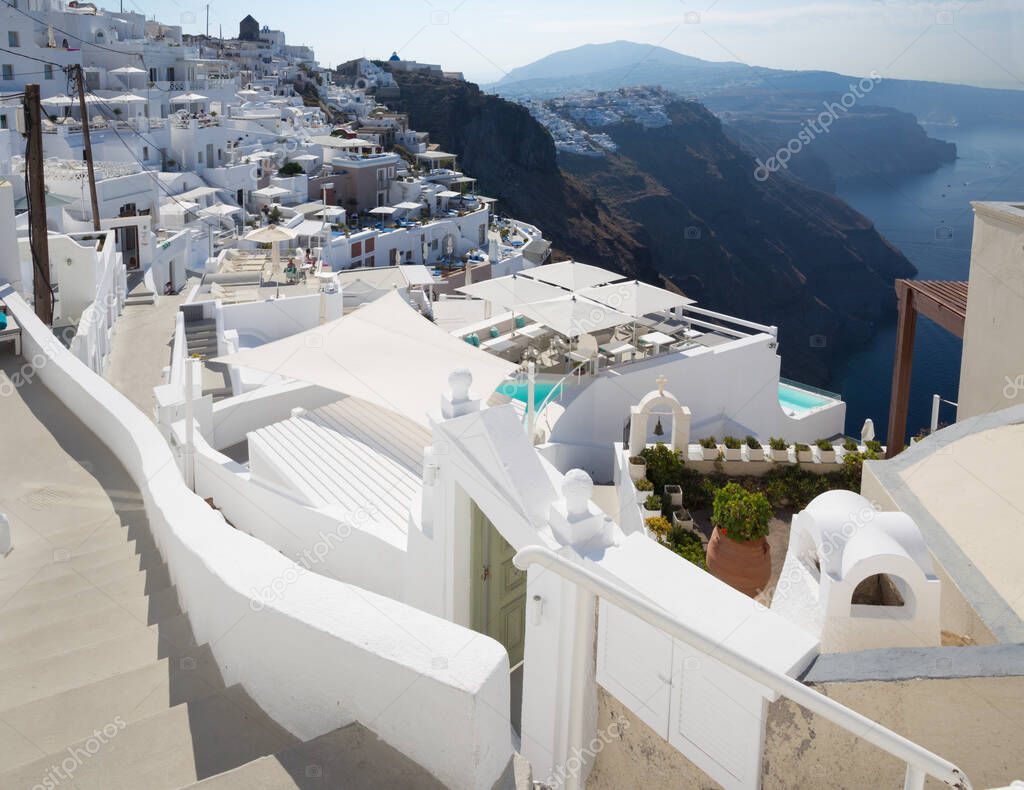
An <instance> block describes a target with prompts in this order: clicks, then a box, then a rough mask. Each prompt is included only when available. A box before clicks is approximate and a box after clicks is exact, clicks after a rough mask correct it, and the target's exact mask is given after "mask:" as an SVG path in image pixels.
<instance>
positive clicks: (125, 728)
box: [0, 686, 295, 790]
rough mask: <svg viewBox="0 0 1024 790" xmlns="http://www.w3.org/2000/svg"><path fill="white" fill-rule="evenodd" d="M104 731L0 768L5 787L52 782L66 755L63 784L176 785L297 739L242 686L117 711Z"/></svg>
mask: <svg viewBox="0 0 1024 790" xmlns="http://www.w3.org/2000/svg"><path fill="white" fill-rule="evenodd" d="M97 730H98V731H99V732H100V733H101V735H102V736H103V737H102V738H101V737H99V736H93V737H91V738H87V739H83V740H80V741H77V742H75V743H73V744H69V745H68V746H67V747H66V748H62V749H59V750H56V751H54V752H51V753H50V754H48V755H46V756H45V757H41V758H39V759H38V760H35V761H33V762H31V763H27V764H25V765H22V766H19V767H17V768H14V769H12V770H10V771H7V772H5V773H3V774H0V787H11V788H14V787H32V786H34V785H36V784H39V783H45V780H46V778H47V777H49V776H51V775H53V771H54V766H56V767H57V768H58V769H61V770H63V766H64V764H65V761H67V763H66V764H67V765H68V767H69V768H70V770H68V771H66V774H68V775H69V777H68V780H66V781H65V782H62V783H60V786H61V787H72V788H76V790H118V788H131V790H136V788H143V787H144V788H147V789H152V790H161V789H162V788H167V789H168V790H169V789H170V788H176V787H180V786H181V785H183V784H187V783H190V782H194V781H196V780H197V779H200V778H202V777H205V776H211V775H213V774H216V773H219V772H221V771H227V770H231V769H232V768H235V767H237V766H238V765H243V764H245V763H247V762H249V761H251V760H255V759H258V758H259V757H261V756H263V755H265V754H271V753H273V752H274V751H276V750H279V749H283V748H286V747H287V746H289V745H291V744H292V743H293V742H294V740H295V739H294V738H293V737H292V736H291V735H289V734H288V733H287V732H285V731H284V730H283V729H281V728H280V727H279V726H278V725H276V724H274V723H273V722H272V721H271V720H270V719H269V718H267V716H266V714H264V713H263V712H262V711H261V710H260V709H259V707H258V706H256V705H255V703H253V702H252V700H251V699H249V697H248V696H247V695H246V694H245V692H244V691H243V690H242V689H241V687H240V686H232V687H230V688H228V689H224V690H223V691H221V692H217V693H215V694H211V695H209V696H206V697H202V698H200V699H197V700H194V701H192V702H190V703H188V704H186V705H177V706H175V707H173V708H169V709H167V710H165V711H162V712H160V713H157V714H154V715H152V716H149V717H147V718H144V719H140V720H138V721H134V722H128V721H127V720H125V719H124V718H123V717H121V716H115V717H114V718H112V719H110V720H109V721H107V722H103V723H101V724H100V725H97ZM57 778H58V779H59V775H58V776H57ZM44 786H45V784H44Z"/></svg>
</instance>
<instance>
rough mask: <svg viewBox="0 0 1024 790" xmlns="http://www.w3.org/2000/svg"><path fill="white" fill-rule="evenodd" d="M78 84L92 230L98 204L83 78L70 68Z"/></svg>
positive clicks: (78, 69)
mask: <svg viewBox="0 0 1024 790" xmlns="http://www.w3.org/2000/svg"><path fill="white" fill-rule="evenodd" d="M71 69H72V71H73V72H74V74H75V80H76V81H77V82H78V109H79V111H80V112H81V113H82V148H83V150H84V152H85V166H86V169H87V171H88V173H89V198H90V199H91V201H92V229H93V230H95V231H98V230H99V229H100V202H99V199H98V198H97V197H96V171H95V170H94V169H93V166H92V141H91V140H90V139H89V111H88V110H86V108H85V76H84V75H83V74H82V67H81V66H79V65H78V64H75V65H74V66H72V67H71Z"/></svg>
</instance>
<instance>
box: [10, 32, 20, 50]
mask: <svg viewBox="0 0 1024 790" xmlns="http://www.w3.org/2000/svg"><path fill="white" fill-rule="evenodd" d="M7 46H9V47H20V46H21V44H19V43H18V31H17V30H8V31H7Z"/></svg>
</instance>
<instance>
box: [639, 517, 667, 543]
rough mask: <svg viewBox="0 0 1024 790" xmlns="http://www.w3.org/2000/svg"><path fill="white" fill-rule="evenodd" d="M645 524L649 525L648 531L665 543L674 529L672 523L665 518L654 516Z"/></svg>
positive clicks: (645, 521)
mask: <svg viewBox="0 0 1024 790" xmlns="http://www.w3.org/2000/svg"><path fill="white" fill-rule="evenodd" d="M644 523H645V524H646V525H647V529H649V530H650V531H651V532H653V533H654V534H655V535H656V536H657V538H658V540H660V541H664V540H665V538H666V537H667V536H668V533H669V530H670V529H672V524H671V522H670V521H669V520H668V519H667V518H665V517H664V516H652V517H651V518H648V519H645V520H644Z"/></svg>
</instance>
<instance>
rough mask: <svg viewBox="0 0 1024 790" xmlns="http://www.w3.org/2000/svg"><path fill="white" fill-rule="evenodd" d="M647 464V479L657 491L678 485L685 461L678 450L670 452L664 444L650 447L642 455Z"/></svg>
mask: <svg viewBox="0 0 1024 790" xmlns="http://www.w3.org/2000/svg"><path fill="white" fill-rule="evenodd" d="M640 455H641V456H642V457H643V459H644V461H645V462H646V463H647V479H648V480H650V481H651V482H652V483H653V484H654V489H655V490H656V491H662V490H664V488H665V486H667V485H672V484H677V483H678V482H679V478H680V477H681V476H682V472H683V459H682V456H680V454H679V452H678V451H677V450H670V449H669V448H668V447H666V446H665V445H664V444H662V443H660V442H659V443H658V444H656V445H654V447H648V448H646V449H644V451H643V452H641V453H640Z"/></svg>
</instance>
